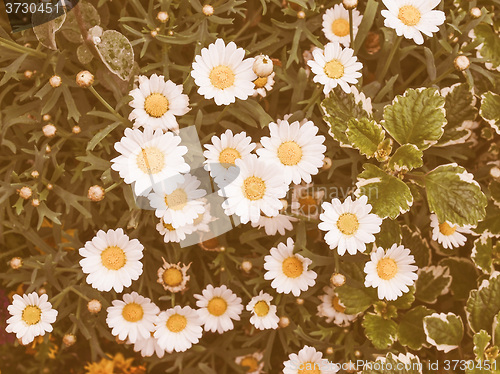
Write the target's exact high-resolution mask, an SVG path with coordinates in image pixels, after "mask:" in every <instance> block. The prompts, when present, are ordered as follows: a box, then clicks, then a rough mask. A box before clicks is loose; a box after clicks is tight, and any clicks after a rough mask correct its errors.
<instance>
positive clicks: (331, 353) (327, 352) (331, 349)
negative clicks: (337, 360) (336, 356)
mask: <svg viewBox="0 0 500 374" xmlns="http://www.w3.org/2000/svg"><path fill="white" fill-rule="evenodd" d="M326 354H327V355H333V347H328V348H327V349H326Z"/></svg>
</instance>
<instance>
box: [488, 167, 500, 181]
mask: <svg viewBox="0 0 500 374" xmlns="http://www.w3.org/2000/svg"><path fill="white" fill-rule="evenodd" d="M490 175H491V176H492V177H493V178H495V179H500V168H499V167H498V166H493V167H492V168H491V169H490Z"/></svg>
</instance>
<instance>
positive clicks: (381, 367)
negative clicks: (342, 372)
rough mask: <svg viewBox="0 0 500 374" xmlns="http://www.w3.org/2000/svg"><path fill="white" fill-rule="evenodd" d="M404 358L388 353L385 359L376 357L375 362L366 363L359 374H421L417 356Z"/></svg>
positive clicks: (420, 364) (409, 354)
mask: <svg viewBox="0 0 500 374" xmlns="http://www.w3.org/2000/svg"><path fill="white" fill-rule="evenodd" d="M404 356H405V358H404V359H401V358H400V357H398V356H396V355H394V354H393V353H388V354H387V355H386V356H385V357H378V358H377V360H376V361H374V362H373V361H372V362H367V363H365V365H364V366H363V371H361V372H360V374H422V367H423V364H422V363H421V362H420V359H419V358H418V356H414V355H412V354H411V353H407V354H406V355H404Z"/></svg>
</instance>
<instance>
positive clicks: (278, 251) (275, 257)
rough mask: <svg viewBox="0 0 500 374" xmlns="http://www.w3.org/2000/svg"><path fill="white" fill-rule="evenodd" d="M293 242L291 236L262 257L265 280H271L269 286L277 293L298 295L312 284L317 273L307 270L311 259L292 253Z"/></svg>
mask: <svg viewBox="0 0 500 374" xmlns="http://www.w3.org/2000/svg"><path fill="white" fill-rule="evenodd" d="M293 248H294V242H293V239H292V238H288V239H287V240H286V245H285V244H284V243H279V244H278V245H277V247H273V248H271V254H270V255H267V256H266V257H264V261H265V262H264V269H266V270H267V272H266V273H265V274H264V279H265V280H272V283H271V287H273V288H274V289H275V290H276V291H277V292H279V293H285V294H289V293H290V292H291V293H292V294H293V296H295V297H298V296H299V295H300V293H301V292H302V291H307V290H308V289H309V287H312V286H314V284H315V283H316V277H317V276H318V274H316V272H314V271H312V270H307V269H308V267H309V265H311V264H312V261H311V260H310V259H308V258H305V257H303V256H301V255H299V254H294V253H293Z"/></svg>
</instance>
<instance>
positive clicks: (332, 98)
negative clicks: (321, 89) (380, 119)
mask: <svg viewBox="0 0 500 374" xmlns="http://www.w3.org/2000/svg"><path fill="white" fill-rule="evenodd" d="M321 109H322V110H323V120H324V121H325V122H326V123H327V125H329V126H330V133H331V135H332V136H333V138H334V139H336V140H337V141H338V142H340V144H341V145H342V146H348V147H349V146H350V142H349V139H347V136H346V131H347V123H348V122H349V120H350V119H352V118H357V119H358V120H361V119H362V118H371V115H370V114H369V113H368V112H367V111H366V110H365V109H363V105H362V103H361V102H360V101H359V102H356V99H355V97H354V94H352V93H351V94H346V93H345V92H344V91H342V90H341V89H334V90H333V91H331V92H330V94H329V96H328V97H327V98H326V99H324V100H323V101H322V102H321Z"/></svg>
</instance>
